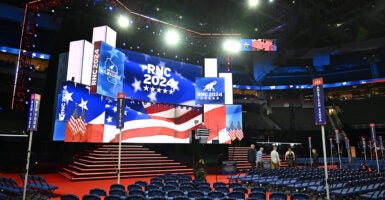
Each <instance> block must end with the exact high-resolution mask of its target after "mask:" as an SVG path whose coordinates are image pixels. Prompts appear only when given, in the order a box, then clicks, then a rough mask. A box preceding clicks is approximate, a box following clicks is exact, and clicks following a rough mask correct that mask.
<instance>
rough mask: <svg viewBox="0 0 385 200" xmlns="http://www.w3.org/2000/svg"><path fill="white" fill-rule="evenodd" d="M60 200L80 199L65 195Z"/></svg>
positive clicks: (72, 195)
mask: <svg viewBox="0 0 385 200" xmlns="http://www.w3.org/2000/svg"><path fill="white" fill-rule="evenodd" d="M60 200H79V197H78V196H76V195H74V194H63V195H62V196H61V197H60Z"/></svg>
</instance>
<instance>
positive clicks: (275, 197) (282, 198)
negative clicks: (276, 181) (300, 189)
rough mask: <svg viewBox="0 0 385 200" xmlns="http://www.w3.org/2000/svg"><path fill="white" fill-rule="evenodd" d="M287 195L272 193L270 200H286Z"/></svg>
mask: <svg viewBox="0 0 385 200" xmlns="http://www.w3.org/2000/svg"><path fill="white" fill-rule="evenodd" d="M286 198H287V197H286V194H285V193H283V192H272V193H270V196H269V199H270V200H286Z"/></svg>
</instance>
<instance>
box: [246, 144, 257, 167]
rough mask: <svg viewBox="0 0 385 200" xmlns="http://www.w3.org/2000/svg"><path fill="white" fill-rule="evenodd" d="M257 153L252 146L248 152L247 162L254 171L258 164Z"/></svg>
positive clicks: (252, 145)
mask: <svg viewBox="0 0 385 200" xmlns="http://www.w3.org/2000/svg"><path fill="white" fill-rule="evenodd" d="M256 158H257V152H256V151H255V145H254V144H251V145H250V148H249V149H248V150H247V161H249V163H250V165H251V169H252V170H254V169H255V166H256V163H257V160H256Z"/></svg>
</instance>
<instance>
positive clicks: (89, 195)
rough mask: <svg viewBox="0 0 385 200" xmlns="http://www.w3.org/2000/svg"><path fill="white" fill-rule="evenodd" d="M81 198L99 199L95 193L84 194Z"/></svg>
mask: <svg viewBox="0 0 385 200" xmlns="http://www.w3.org/2000/svg"><path fill="white" fill-rule="evenodd" d="M82 200H101V198H100V196H98V195H96V194H85V195H83V198H82Z"/></svg>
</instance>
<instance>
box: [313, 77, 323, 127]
mask: <svg viewBox="0 0 385 200" xmlns="http://www.w3.org/2000/svg"><path fill="white" fill-rule="evenodd" d="M322 85H323V79H322V78H316V79H313V98H314V119H315V125H325V124H326V113H325V97H324V90H323V87H322Z"/></svg>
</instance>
